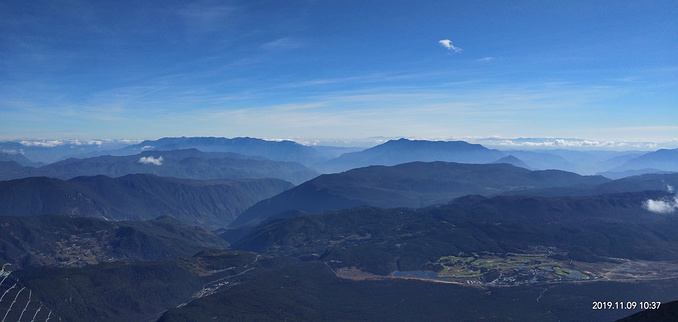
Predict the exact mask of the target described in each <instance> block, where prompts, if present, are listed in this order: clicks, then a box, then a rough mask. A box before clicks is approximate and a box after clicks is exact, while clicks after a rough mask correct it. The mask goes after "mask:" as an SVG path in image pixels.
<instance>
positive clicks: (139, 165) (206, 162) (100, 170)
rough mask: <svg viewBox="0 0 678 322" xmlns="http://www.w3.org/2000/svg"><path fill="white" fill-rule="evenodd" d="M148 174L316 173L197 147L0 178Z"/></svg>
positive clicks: (298, 177)
mask: <svg viewBox="0 0 678 322" xmlns="http://www.w3.org/2000/svg"><path fill="white" fill-rule="evenodd" d="M134 173H149V174H155V175H157V176H163V177H177V178H186V179H244V178H278V179H283V180H286V181H290V182H292V183H300V182H304V181H306V180H308V179H311V178H313V177H315V176H316V175H317V173H316V172H315V171H314V170H311V169H309V168H307V167H305V166H303V165H301V164H298V163H293V162H280V161H271V160H263V159H260V158H258V159H257V158H254V159H253V158H252V157H247V156H243V155H238V154H234V153H219V152H210V153H206V152H200V151H198V150H195V149H193V150H175V151H146V152H142V153H139V154H137V155H128V156H110V155H107V156H98V157H93V158H87V159H74V158H71V159H67V160H63V161H59V162H55V163H52V164H48V165H46V166H43V167H40V168H29V167H27V168H24V170H23V171H22V172H21V173H19V176H18V177H17V175H16V174H15V175H13V176H12V175H10V174H7V173H0V179H4V180H8V179H18V178H24V177H37V176H44V177H53V178H60V179H65V180H67V179H71V178H74V177H79V176H95V175H105V176H108V177H120V176H124V175H127V174H134Z"/></svg>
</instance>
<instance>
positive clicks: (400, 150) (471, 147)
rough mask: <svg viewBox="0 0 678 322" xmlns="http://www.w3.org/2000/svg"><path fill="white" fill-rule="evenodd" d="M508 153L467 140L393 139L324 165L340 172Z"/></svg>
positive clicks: (491, 158) (476, 160)
mask: <svg viewBox="0 0 678 322" xmlns="http://www.w3.org/2000/svg"><path fill="white" fill-rule="evenodd" d="M505 156H506V155H505V154H504V153H502V152H499V151H497V150H490V149H488V148H485V147H483V146H482V145H479V144H470V143H467V142H464V141H425V140H407V139H400V140H391V141H388V142H386V143H383V144H380V145H377V146H375V147H372V148H369V149H366V150H363V151H360V152H352V153H345V154H343V155H341V156H340V157H338V158H335V159H332V160H329V161H327V162H325V163H324V164H322V165H320V166H319V168H320V169H321V170H322V171H323V172H339V171H345V170H348V169H353V168H359V167H366V166H370V165H396V164H401V163H407V162H414V161H424V162H431V161H447V162H460V163H489V162H492V161H495V160H498V159H500V158H503V157H505Z"/></svg>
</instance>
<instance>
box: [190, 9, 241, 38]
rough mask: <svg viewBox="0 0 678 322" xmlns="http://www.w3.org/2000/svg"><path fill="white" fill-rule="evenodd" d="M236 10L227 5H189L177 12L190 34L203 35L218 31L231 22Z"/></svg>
mask: <svg viewBox="0 0 678 322" xmlns="http://www.w3.org/2000/svg"><path fill="white" fill-rule="evenodd" d="M236 12H237V9H236V8H235V7H231V6H227V5H212V4H200V3H194V4H189V5H187V6H186V7H184V8H181V9H179V10H178V11H177V13H178V15H179V17H180V18H181V19H182V20H183V21H184V23H185V24H186V27H187V29H188V30H189V31H191V32H196V33H205V32H215V31H218V30H220V29H222V28H224V27H225V26H227V24H228V23H229V22H230V21H231V20H232V19H230V18H231V17H232V16H233V15H234V14H235V13H236Z"/></svg>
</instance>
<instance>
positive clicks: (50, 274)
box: [3, 250, 290, 321]
mask: <svg viewBox="0 0 678 322" xmlns="http://www.w3.org/2000/svg"><path fill="white" fill-rule="evenodd" d="M289 262H290V261H289V260H284V259H271V258H267V257H263V256H258V255H256V254H252V253H245V252H230V251H213V250H208V251H203V252H201V253H199V254H196V255H195V256H193V257H190V258H186V259H169V260H161V261H153V262H136V263H122V262H112V263H102V264H98V265H90V266H85V267H81V268H56V267H31V268H28V269H25V270H20V271H15V272H13V273H12V275H11V276H12V277H14V278H17V279H18V280H19V281H20V282H21V283H22V284H23V285H24V286H26V287H27V289H30V290H31V291H32V294H33V295H34V296H35V297H37V298H39V299H40V301H41V302H42V303H43V304H44V305H45V306H46V307H47V308H49V309H50V310H52V311H54V313H55V315H56V317H58V318H61V320H62V321H155V320H156V319H157V318H158V317H159V316H160V315H162V313H163V312H164V311H165V310H167V309H170V308H174V307H177V306H179V305H181V304H182V303H187V302H189V301H191V300H192V299H194V298H197V297H200V296H205V295H208V294H211V293H212V292H214V291H216V289H217V288H218V289H219V290H223V289H228V288H229V287H230V286H231V285H234V284H239V283H243V282H244V281H247V280H249V279H250V278H252V277H254V276H256V275H258V274H260V273H262V272H265V271H266V270H269V269H272V268H276V267H280V266H281V265H284V264H287V263H289ZM26 291H28V290H26ZM3 302H4V301H3ZM10 303H11V302H10ZM21 304H24V303H21ZM53 319H56V318H55V317H53ZM50 321H52V320H50Z"/></svg>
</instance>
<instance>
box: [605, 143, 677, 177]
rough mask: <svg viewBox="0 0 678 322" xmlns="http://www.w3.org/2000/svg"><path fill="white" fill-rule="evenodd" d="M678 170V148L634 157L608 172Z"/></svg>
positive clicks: (612, 173)
mask: <svg viewBox="0 0 678 322" xmlns="http://www.w3.org/2000/svg"><path fill="white" fill-rule="evenodd" d="M661 172H678V149H673V150H667V149H661V150H657V151H654V152H649V153H646V154H643V155H640V156H638V157H635V158H632V159H630V160H628V161H626V162H624V163H623V164H622V165H620V166H618V167H615V168H612V169H610V170H609V171H608V172H607V173H610V174H611V175H612V176H614V175H615V174H620V173H621V174H626V173H630V174H634V175H637V174H644V173H661Z"/></svg>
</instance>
